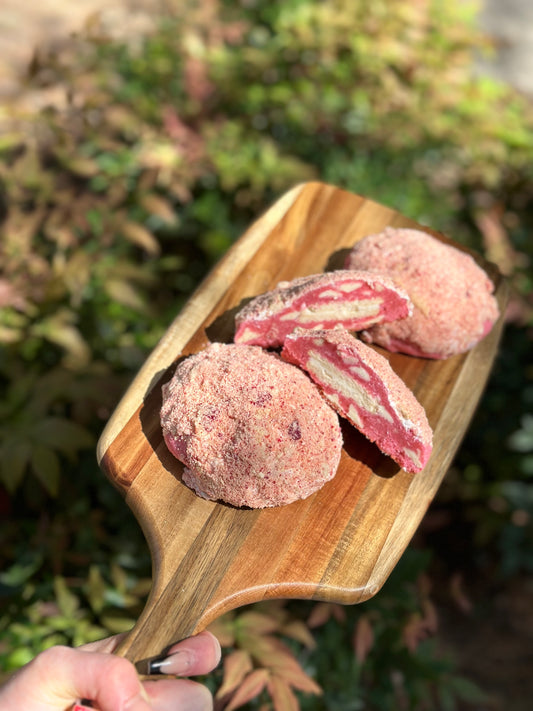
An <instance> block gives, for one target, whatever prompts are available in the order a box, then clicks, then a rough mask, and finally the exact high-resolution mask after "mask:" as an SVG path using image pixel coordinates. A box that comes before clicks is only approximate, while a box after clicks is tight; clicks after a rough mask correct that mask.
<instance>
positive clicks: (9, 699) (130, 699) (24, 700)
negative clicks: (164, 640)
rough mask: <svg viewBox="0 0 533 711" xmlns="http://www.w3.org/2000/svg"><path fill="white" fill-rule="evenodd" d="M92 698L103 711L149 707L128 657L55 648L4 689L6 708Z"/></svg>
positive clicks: (49, 706)
mask: <svg viewBox="0 0 533 711" xmlns="http://www.w3.org/2000/svg"><path fill="white" fill-rule="evenodd" d="M79 698H86V699H91V700H93V701H94V705H95V706H96V707H97V708H99V709H100V711H115V709H123V710H124V711H149V709H150V705H149V703H148V701H147V698H148V697H147V696H146V692H145V690H144V688H143V686H142V684H141V682H140V680H139V677H138V675H137V673H136V671H135V667H134V666H133V665H132V664H131V663H130V662H129V661H127V660H126V659H122V658H120V657H114V656H113V655H109V654H99V653H95V652H80V651H79V650H76V649H70V648H69V647H60V646H58V647H52V648H51V649H48V650H46V651H45V652H42V653H41V654H39V655H37V657H35V659H34V660H33V661H31V662H30V663H29V664H28V665H27V666H26V667H24V668H23V669H21V670H20V671H19V672H18V673H17V674H16V675H15V676H14V677H13V678H12V679H11V680H10V681H9V682H8V684H7V685H6V687H5V688H4V689H3V690H2V692H0V702H1V703H0V707H1V708H2V710H3V711H4V710H5V711H18V710H19V709H31V711H33V710H34V709H35V710H36V711H37V710H38V711H41V709H42V710H43V711H49V710H50V711H52V710H53V709H65V708H67V707H68V706H69V705H71V704H72V703H73V701H74V700H75V699H79Z"/></svg>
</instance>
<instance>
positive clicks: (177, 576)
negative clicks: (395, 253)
mask: <svg viewBox="0 0 533 711" xmlns="http://www.w3.org/2000/svg"><path fill="white" fill-rule="evenodd" d="M387 225H392V226H396V227H400V226H401V227H416V228H419V229H424V230H425V231H427V232H430V233H431V234H433V235H435V236H436V237H438V238H439V239H443V240H445V241H449V240H447V238H445V237H444V236H442V235H440V234H439V233H437V232H435V231H434V230H431V229H429V228H427V227H424V226H420V225H417V224H416V223H414V222H413V221H411V220H409V219H407V218H406V217H404V216H402V215H401V214H399V213H397V212H395V211H393V210H391V209H389V208H387V207H384V206H382V205H379V204H377V203H375V202H373V201H371V200H368V199H366V198H364V197H361V196H358V195H354V194H352V193H348V192H346V191H344V190H341V189H339V188H336V187H334V186H330V185H325V184H322V183H306V184H304V185H300V186H297V187H296V188H294V189H293V190H292V191H290V192H289V193H287V194H286V195H285V196H283V197H282V198H281V199H280V200H279V201H278V202H277V203H276V204H275V205H274V206H273V207H272V208H271V209H270V210H269V211H268V212H267V213H266V214H265V215H263V216H262V217H261V218H260V219H259V220H258V221H257V222H256V223H255V224H254V225H252V227H251V228H250V229H249V230H248V232H246V234H245V235H243V237H242V238H241V239H240V240H239V241H238V242H237V243H236V244H235V245H234V246H233V247H232V249H231V250H230V251H229V252H228V254H227V255H226V256H225V258H224V259H223V260H222V261H221V262H220V263H219V265H218V266H217V267H216V268H215V269H214V270H213V272H212V273H211V274H210V275H209V276H208V277H207V279H206V280H205V281H204V282H203V284H202V285H201V286H200V287H199V289H198V290H197V291H196V293H195V294H194V295H193V297H192V298H191V300H190V301H189V303H188V304H187V306H186V307H185V308H184V309H183V311H182V312H181V313H180V314H179V316H178V317H177V318H176V319H175V321H174V322H173V323H172V324H171V325H170V327H169V329H168V331H167V332H166V334H165V336H164V337H163V339H162V340H161V342H160V344H159V345H158V347H157V348H156V349H155V351H154V352H153V353H152V354H151V356H150V358H149V359H148V360H147V362H146V364H145V365H144V366H143V368H142V369H141V371H140V373H139V374H138V376H137V377H136V379H135V380H134V382H133V383H132V385H131V386H130V388H129V389H128V391H127V393H126V394H125V396H124V398H123V400H122V401H121V403H120V404H119V406H118V408H117V410H116V412H115V413H114V414H113V417H112V418H111V420H110V421H109V423H108V425H107V427H106V429H105V431H104V432H103V434H102V436H101V438H100V441H99V443H98V458H99V461H100V465H101V467H102V468H103V470H104V471H105V472H106V474H107V475H108V476H109V478H110V479H111V481H112V482H113V483H114V484H115V486H117V487H118V488H119V489H120V490H121V492H122V493H123V495H124V497H125V499H126V502H127V504H128V505H129V506H130V507H131V509H132V510H133V512H134V514H135V516H136V518H137V520H138V521H139V523H140V525H141V526H142V528H143V531H144V534H145V536H146V539H147V541H148V545H149V547H150V551H151V555H152V561H153V577H154V580H153V587H152V591H151V595H150V598H149V600H148V603H147V605H146V608H145V610H144V612H143V614H142V615H141V617H140V619H139V620H138V622H137V624H136V625H135V627H134V629H133V630H132V631H131V633H130V634H129V636H128V638H127V640H126V642H125V643H124V645H123V646H122V648H121V651H120V653H121V654H123V655H125V656H127V657H128V658H130V659H131V660H132V661H138V660H140V659H145V658H147V657H151V656H153V655H156V654H158V653H160V652H161V650H162V649H164V648H165V647H166V646H168V645H169V644H171V643H172V642H174V641H176V640H178V639H181V638H183V637H185V636H188V635H190V634H192V633H195V632H198V631H200V630H201V629H203V628H204V627H205V626H206V625H207V624H208V623H209V622H210V621H212V620H213V619H215V618H216V617H217V616H218V615H220V614H222V613H223V612H225V611H227V610H229V609H232V608H235V607H237V606H240V605H244V604H247V603H251V602H256V601H259V600H263V599H267V598H280V597H283V598H303V599H317V600H330V601H337V602H341V603H358V602H361V601H363V600H366V599H368V598H369V597H371V596H372V595H374V594H376V593H377V592H378V590H379V589H380V588H381V586H382V585H383V583H384V582H385V580H386V579H387V577H388V575H389V574H390V572H391V571H392V569H393V568H394V566H395V565H396V563H397V562H398V560H399V558H400V556H401V555H402V553H403V551H404V550H405V548H406V546H407V545H408V543H409V541H410V539H411V537H412V535H413V533H414V532H415V530H416V528H417V526H418V525H419V523H420V521H421V519H422V517H423V516H424V514H425V512H426V510H427V508H428V506H429V504H430V503H431V501H432V499H433V497H434V496H435V493H436V491H437V489H438V487H439V484H440V482H441V481H442V478H443V476H444V475H445V473H446V471H447V469H448V467H449V465H450V462H451V460H452V458H453V456H454V454H455V452H456V450H457V448H458V446H459V444H460V442H461V439H462V437H463V435H464V433H465V431H466V429H467V427H468V424H469V422H470V419H471V417H472V414H473V412H474V410H475V408H476V405H477V403H478V401H479V398H480V395H481V393H482V391H483V388H484V386H485V383H486V380H487V378H488V376H489V373H490V369H491V366H492V363H493V360H494V357H495V355H496V353H497V348H498V342H499V337H500V333H501V329H502V325H503V318H501V319H500V320H499V322H498V323H497V324H496V325H495V327H494V328H493V330H492V331H491V333H490V334H489V335H488V336H487V337H486V338H485V339H484V340H483V341H482V342H481V343H480V344H478V346H476V347H475V348H474V349H473V350H471V351H470V352H468V353H467V354H463V355H459V356H454V357H452V358H449V359H447V360H444V361H434V360H427V359H421V358H414V357H411V356H406V355H402V354H388V353H386V352H385V351H380V352H382V353H383V354H384V355H386V357H387V358H388V359H389V362H390V364H391V366H392V367H393V369H394V370H395V371H396V372H397V373H398V374H399V375H400V376H401V377H402V378H403V380H404V381H405V382H406V383H407V385H408V386H409V387H410V388H411V389H412V390H413V391H414V393H415V395H416V396H417V398H418V399H419V400H420V402H421V403H422V404H423V405H424V407H425V408H426V412H427V415H428V419H429V422H430V424H431V426H432V427H433V430H434V449H433V453H432V456H431V458H430V461H429V463H428V464H427V466H426V468H425V469H424V471H423V472H421V473H419V474H416V475H412V474H408V473H406V472H405V471H403V470H402V469H399V467H398V466H397V465H396V464H395V463H394V462H393V461H392V460H390V459H389V458H387V457H386V456H384V455H382V454H381V453H380V451H379V450H378V449H377V447H376V446H375V445H373V444H372V443H371V442H369V441H367V440H366V439H365V438H364V437H363V436H362V435H360V434H359V433H358V432H357V431H356V430H355V429H354V428H352V427H351V426H349V425H348V424H347V423H345V422H343V425H342V427H343V435H344V448H343V452H342V457H341V462H340V465H339V469H338V472H337V475H336V476H335V478H334V479H333V480H332V481H330V482H328V483H327V484H326V485H325V486H324V487H323V488H322V489H321V490H320V491H318V492H317V493H316V494H314V495H312V496H311V497H309V498H308V499H306V500H304V501H298V502H295V503H293V504H290V505H288V506H283V507H278V508H274V509H264V510H249V509H237V508H233V507H231V506H227V505H225V504H222V503H215V502H211V501H205V500H203V499H201V498H199V497H198V496H196V495H195V494H194V493H193V492H192V491H191V490H189V489H188V488H187V487H186V486H185V485H184V484H183V483H182V482H181V473H182V466H181V464H180V463H179V462H178V461H177V460H176V459H175V458H174V457H173V456H172V455H171V454H170V453H169V452H168V450H167V448H166V446H165V444H164V442H163V438H162V433H161V427H160V422H159V409H160V406H161V384H162V383H163V382H165V381H166V380H168V379H169V378H170V377H171V375H172V372H173V368H174V367H175V362H176V361H177V360H178V359H180V358H182V357H184V356H187V355H188V354H191V353H194V352H196V351H198V350H200V349H202V348H204V347H205V346H206V345H207V344H208V342H210V341H211V342H213V341H219V342H231V340H232V338H233V333H234V323H233V317H234V313H235V311H236V309H237V308H238V307H239V305H242V303H243V300H246V299H248V298H249V297H251V296H254V295H256V294H259V293H261V292H264V291H266V290H268V289H270V288H272V287H274V286H275V285H276V284H277V283H278V282H279V281H281V280H286V279H292V278H294V277H297V276H302V275H306V274H313V273H317V272H322V271H324V270H331V269H334V268H339V267H341V266H342V263H343V258H344V255H345V254H346V251H347V249H349V248H350V247H351V246H352V245H353V244H354V243H355V242H356V241H357V240H359V239H361V238H362V237H364V236H365V235H367V234H370V233H372V232H376V231H380V230H381V229H383V228H384V227H386V226H387ZM476 259H477V261H478V262H479V263H480V264H481V265H482V266H483V267H484V268H485V269H486V270H487V271H488V273H489V274H490V276H491V278H492V279H493V281H494V283H495V285H496V295H497V299H498V301H499V304H500V308H501V310H502V312H503V311H504V309H505V304H506V301H507V286H506V283H505V281H504V280H503V279H501V277H500V275H499V273H498V272H497V270H496V268H495V267H493V266H491V265H488V264H486V263H484V262H482V261H481V259H480V258H479V257H476ZM378 350H379V349H378Z"/></svg>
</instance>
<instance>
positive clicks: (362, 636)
mask: <svg viewBox="0 0 533 711" xmlns="http://www.w3.org/2000/svg"><path fill="white" fill-rule="evenodd" d="M373 645H374V630H373V629H372V626H371V624H370V620H369V619H368V615H361V617H360V618H359V619H358V620H357V624H356V626H355V630H354V636H353V646H354V651H355V657H356V659H357V661H358V662H359V663H360V664H362V663H363V662H364V661H365V659H366V658H367V657H368V653H369V652H370V650H371V649H372V647H373Z"/></svg>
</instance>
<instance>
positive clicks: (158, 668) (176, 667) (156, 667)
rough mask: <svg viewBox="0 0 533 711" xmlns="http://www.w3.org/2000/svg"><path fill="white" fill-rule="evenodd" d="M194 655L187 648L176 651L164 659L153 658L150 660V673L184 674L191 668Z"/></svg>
mask: <svg viewBox="0 0 533 711" xmlns="http://www.w3.org/2000/svg"><path fill="white" fill-rule="evenodd" d="M192 662H193V656H192V654H191V653H190V652H188V651H187V650H185V649H184V650H181V651H179V652H174V654H170V655H169V656H168V657H164V658H163V659H152V660H151V661H150V674H171V675H172V676H184V675H186V674H187V671H188V670H189V669H190V667H191V664H192Z"/></svg>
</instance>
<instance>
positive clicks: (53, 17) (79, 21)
mask: <svg viewBox="0 0 533 711" xmlns="http://www.w3.org/2000/svg"><path fill="white" fill-rule="evenodd" d="M168 3H169V0H166V2H165V0H118V1H117V2H115V3H113V4H112V7H110V6H109V3H107V2H106V0H75V2H73V1H72V0H39V2H35V3H27V2H23V1H21V0H2V2H1V4H0V99H1V98H5V97H9V96H13V95H16V94H18V93H19V92H20V77H21V75H23V73H24V70H25V68H26V66H27V64H28V62H29V61H30V59H31V57H32V54H33V52H34V50H35V47H36V46H54V44H57V43H61V42H62V41H64V40H65V38H68V37H69V36H70V35H72V34H73V33H76V32H79V31H80V30H81V29H82V28H83V26H84V24H85V23H86V22H87V20H88V18H90V17H91V16H94V15H96V14H98V15H99V17H100V18H101V19H102V22H103V24H104V26H105V28H106V31H108V32H109V33H110V34H111V35H112V36H114V37H129V36H131V35H136V34H137V35H138V34H139V33H142V32H144V31H146V29H147V28H149V27H150V26H151V24H152V21H153V18H154V16H155V15H157V14H158V12H163V11H164V9H165V7H167V6H168Z"/></svg>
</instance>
